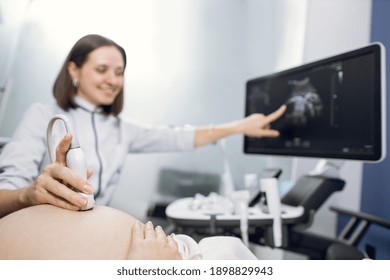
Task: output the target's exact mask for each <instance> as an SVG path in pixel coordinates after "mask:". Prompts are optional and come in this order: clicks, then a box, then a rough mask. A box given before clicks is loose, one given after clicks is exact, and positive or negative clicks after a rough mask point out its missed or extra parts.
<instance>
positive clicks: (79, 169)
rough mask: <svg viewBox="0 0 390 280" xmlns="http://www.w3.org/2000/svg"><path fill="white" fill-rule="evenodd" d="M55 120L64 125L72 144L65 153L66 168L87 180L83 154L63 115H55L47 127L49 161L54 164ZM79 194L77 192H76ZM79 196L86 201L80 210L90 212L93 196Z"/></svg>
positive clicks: (69, 124) (67, 120)
mask: <svg viewBox="0 0 390 280" xmlns="http://www.w3.org/2000/svg"><path fill="white" fill-rule="evenodd" d="M57 120H61V121H62V122H63V123H64V125H65V129H66V132H67V133H70V134H72V136H73V138H72V143H71V144H70V148H69V150H68V152H67V153H66V164H67V166H68V167H69V168H70V169H71V170H73V171H74V172H76V173H77V174H79V175H80V176H81V177H83V178H84V179H87V164H86V160H85V156H84V152H83V150H82V149H81V147H80V144H79V142H78V139H77V136H76V134H75V132H74V130H73V127H72V124H71V122H70V120H69V119H68V118H67V117H66V116H64V115H56V116H54V117H53V118H52V119H51V120H50V122H49V124H48V127H47V148H48V151H49V156H50V161H51V162H54V160H55V147H54V145H53V139H52V130H53V126H54V123H55V122H56V121H57ZM78 192H79V191H78ZM80 194H81V195H83V196H84V197H85V198H86V199H87V203H86V205H85V206H84V207H82V208H81V209H80V210H90V209H92V208H93V206H94V205H95V199H94V196H93V194H85V193H83V192H80Z"/></svg>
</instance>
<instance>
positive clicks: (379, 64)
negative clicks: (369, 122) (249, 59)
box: [243, 42, 386, 163]
mask: <svg viewBox="0 0 390 280" xmlns="http://www.w3.org/2000/svg"><path fill="white" fill-rule="evenodd" d="M367 53H373V54H374V60H375V68H376V69H377V70H378V71H379V72H380V75H379V77H378V79H380V80H379V81H376V82H375V84H376V85H375V87H376V89H375V91H376V92H375V94H376V95H377V98H380V106H379V107H380V113H379V114H380V118H379V119H380V124H378V125H377V126H376V127H375V131H376V132H379V133H380V136H378V138H379V139H378V138H377V139H376V141H375V142H377V141H380V144H379V145H376V146H375V152H374V154H373V155H350V154H343V153H341V152H340V153H339V154H337V155H332V156H329V155H327V154H326V153H317V152H316V153H310V152H307V151H305V153H302V152H300V151H297V150H296V151H291V150H290V151H288V150H287V151H280V150H279V151H278V150H276V151H275V150H270V149H268V148H261V149H256V151H253V150H251V149H250V148H249V147H248V140H249V138H248V137H246V136H244V141H243V142H244V143H243V144H244V145H243V150H244V153H245V154H257V155H272V156H287V157H304V158H325V159H343V160H359V161H363V162H369V163H376V162H380V161H382V160H383V159H384V158H385V157H386V73H385V47H384V46H383V44H382V43H380V42H373V43H371V44H369V45H366V46H363V47H360V48H357V49H354V50H351V51H347V52H343V53H339V54H337V55H333V56H329V57H326V58H322V59H319V60H316V61H312V62H309V63H305V64H302V65H300V66H297V67H293V68H290V69H286V70H283V71H279V72H276V73H272V74H269V75H264V76H261V77H258V78H253V79H250V80H248V81H247V82H246V87H245V91H246V92H245V116H248V115H249V113H248V101H247V99H248V91H249V88H250V86H251V85H252V84H253V83H259V82H261V81H264V80H267V79H275V78H278V77H282V76H285V75H290V74H293V73H297V72H301V71H304V70H305V69H309V68H313V67H318V66H320V65H325V64H329V63H332V62H336V61H341V60H345V59H348V58H351V57H355V56H359V55H363V54H367ZM377 87H378V88H377ZM378 91H379V92H378ZM260 113H261V112H260ZM271 126H272V125H271ZM378 130H379V131H378Z"/></svg>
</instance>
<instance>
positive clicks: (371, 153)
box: [244, 43, 389, 259]
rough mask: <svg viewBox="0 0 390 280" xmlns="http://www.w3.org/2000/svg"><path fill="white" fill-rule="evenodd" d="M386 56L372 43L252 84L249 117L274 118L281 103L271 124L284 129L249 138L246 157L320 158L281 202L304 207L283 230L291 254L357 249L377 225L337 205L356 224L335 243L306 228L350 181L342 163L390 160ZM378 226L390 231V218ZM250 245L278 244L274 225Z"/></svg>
mask: <svg viewBox="0 0 390 280" xmlns="http://www.w3.org/2000/svg"><path fill="white" fill-rule="evenodd" d="M384 52H385V50H384V47H383V45H382V44H380V43H372V44H370V45H368V46H365V47H362V48H359V49H355V50H352V51H349V52H345V53H342V54H338V55H335V56H332V57H329V58H325V59H321V60H318V61H315V62H312V63H308V64H305V65H301V66H299V67H295V68H292V69H288V70H286V71H282V72H278V73H275V74H272V75H267V76H263V77H259V78H255V79H251V80H249V81H248V82H247V84H246V115H250V114H252V113H258V112H261V113H264V114H269V113H271V112H273V111H274V110H276V109H277V108H279V106H281V105H282V104H285V105H287V110H286V113H285V114H284V115H283V116H282V117H281V118H280V119H279V120H277V121H275V122H274V123H273V124H272V127H273V128H274V129H276V130H279V131H280V137H279V138H276V139H270V138H261V139H258V138H249V137H245V139H244V152H245V153H247V154H257V155H259V154H261V155H273V156H293V157H314V158H319V159H321V160H320V161H319V163H318V165H317V166H316V167H315V168H314V169H313V171H312V172H310V173H309V174H307V175H305V176H302V177H301V178H299V179H298V180H297V182H296V183H295V185H294V186H293V187H292V188H291V189H290V190H289V191H288V192H287V193H286V195H284V196H283V197H282V198H281V203H282V204H285V205H290V206H298V205H300V206H303V207H304V209H305V211H304V214H303V215H302V216H301V217H299V218H298V219H297V220H296V221H295V222H294V223H293V224H285V225H283V226H282V229H281V230H282V232H283V234H282V236H283V241H282V247H284V248H285V249H287V250H290V251H294V252H298V253H302V254H305V255H307V256H309V258H313V259H317V258H325V257H326V254H331V252H330V250H332V248H335V247H336V246H339V247H340V248H342V249H340V250H345V248H347V247H346V246H348V245H356V244H357V243H358V241H359V240H360V239H361V238H362V236H363V234H364V232H365V231H366V230H367V227H368V226H369V224H370V223H372V222H375V221H376V220H375V221H374V220H373V219H369V220H368V222H367V220H365V221H364V225H363V226H362V225H359V224H358V222H361V221H362V219H363V218H367V217H359V215H360V214H359V213H349V212H348V211H344V210H343V209H340V208H335V207H334V208H332V210H334V211H337V212H339V213H343V214H350V215H352V218H353V219H354V221H356V222H351V223H350V224H349V225H347V227H348V228H345V230H344V232H343V233H342V234H343V235H344V236H340V237H339V238H337V239H336V240H335V239H330V238H326V237H323V236H320V235H316V234H311V233H309V232H307V231H306V229H307V227H309V226H310V225H311V223H312V220H313V216H314V213H315V212H316V210H317V209H318V208H319V207H320V206H321V205H322V204H323V203H324V202H325V201H326V200H327V199H328V198H329V196H330V195H332V193H334V192H336V191H341V190H342V189H343V188H344V185H345V181H344V180H343V179H342V178H340V176H339V173H338V171H339V169H340V167H341V166H342V163H343V161H344V160H359V161H364V162H371V163H375V162H380V161H381V160H383V159H384V157H385V156H386V108H385V104H386V101H385V92H386V90H385V66H384V63H385V62H384V59H385V54H384ZM346 212H348V213H346ZM360 216H361V215H360ZM370 218H373V217H370ZM378 222H379V225H382V226H384V227H389V221H385V220H380V221H378ZM251 241H252V242H256V243H260V244H266V245H269V246H274V245H275V240H274V234H272V232H271V228H264V227H263V228H260V227H258V228H257V229H256V233H254V234H252V235H251ZM359 257H360V256H359ZM359 257H358V258H359Z"/></svg>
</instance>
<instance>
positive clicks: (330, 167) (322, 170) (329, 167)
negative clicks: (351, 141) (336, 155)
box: [308, 159, 344, 178]
mask: <svg viewBox="0 0 390 280" xmlns="http://www.w3.org/2000/svg"><path fill="white" fill-rule="evenodd" d="M343 165H344V161H343V160H327V159H321V160H320V161H319V162H318V163H317V165H316V166H315V167H314V169H313V170H312V171H310V172H309V174H308V175H311V176H323V177H326V178H340V169H341V167H342V166H343Z"/></svg>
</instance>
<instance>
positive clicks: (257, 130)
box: [233, 105, 287, 137]
mask: <svg viewBox="0 0 390 280" xmlns="http://www.w3.org/2000/svg"><path fill="white" fill-rule="evenodd" d="M286 109H287V107H286V105H282V106H280V107H279V109H277V110H276V111H274V112H272V113H271V114H269V115H264V114H252V115H249V116H248V117H246V118H244V119H242V120H239V121H236V122H234V123H233V125H234V126H235V128H236V130H237V133H240V134H244V135H245V136H249V137H278V136H279V131H277V130H274V129H271V123H272V122H274V121H276V120H277V119H279V118H280V117H281V116H282V115H283V114H284V113H285V112H286Z"/></svg>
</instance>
